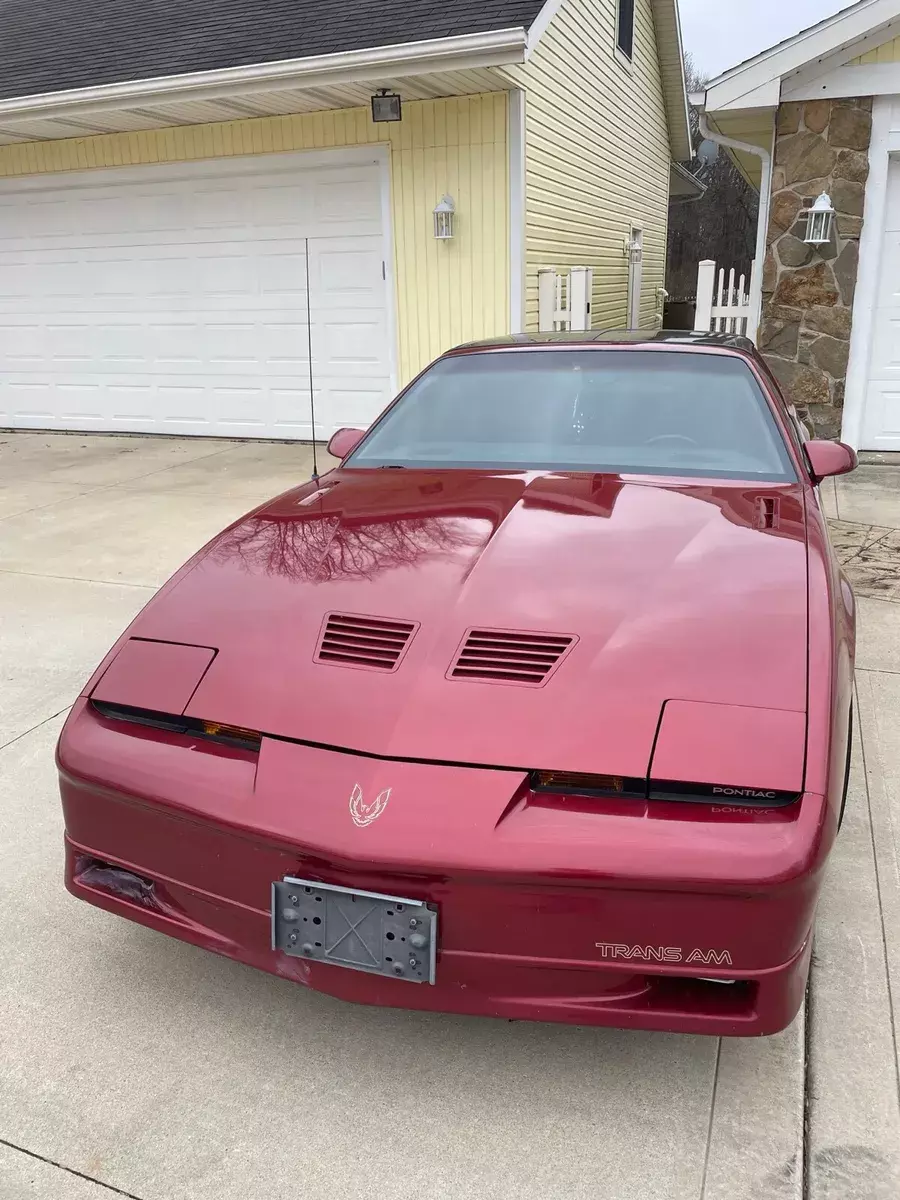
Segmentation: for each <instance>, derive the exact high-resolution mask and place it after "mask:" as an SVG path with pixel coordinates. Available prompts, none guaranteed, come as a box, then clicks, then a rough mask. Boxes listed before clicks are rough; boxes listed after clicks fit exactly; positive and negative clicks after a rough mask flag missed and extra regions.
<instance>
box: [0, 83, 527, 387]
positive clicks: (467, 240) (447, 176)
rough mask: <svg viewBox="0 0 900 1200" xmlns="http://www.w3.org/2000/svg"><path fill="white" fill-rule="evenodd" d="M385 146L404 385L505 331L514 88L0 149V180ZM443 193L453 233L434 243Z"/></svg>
mask: <svg viewBox="0 0 900 1200" xmlns="http://www.w3.org/2000/svg"><path fill="white" fill-rule="evenodd" d="M378 142H388V143H389V144H390V156H391V190H392V209H393V230H392V232H393V240H394V275H395V290H396V298H397V340H398V350H399V370H400V382H401V384H402V383H405V382H406V381H407V380H409V379H411V378H412V376H413V375H415V374H416V373H417V372H418V371H419V370H421V369H422V367H424V366H425V365H427V363H428V362H430V361H431V359H432V358H434V357H435V356H436V355H438V354H440V353H441V352H442V351H443V350H446V349H447V348H448V347H449V346H451V345H455V344H456V343H458V342H463V341H468V340H471V339H473V338H481V337H491V336H494V335H496V334H503V333H507V332H509V232H508V225H509V199H508V154H507V94H506V92H487V93H485V94H484V95H480V96H457V97H451V98H449V99H443V100H419V101H411V102H409V103H406V104H404V105H403V120H402V121H400V122H397V123H388V124H378V125H375V124H373V122H372V120H371V116H370V114H369V111H368V110H367V109H365V108H352V109H339V110H328V111H325V112H316V113H305V114H302V115H296V116H287V117H260V118H256V119H250V120H244V121H227V122H219V123H216V124H212V125H187V126H177V127H173V128H169V129H150V130H144V131H142V132H139V133H110V134H100V135H96V136H92V137H83V138H67V139H65V140H63V141H52V142H24V143H20V144H19V145H12V146H0V177H3V176H12V175H33V174H39V173H42V172H51V171H79V170H85V169H91V168H95V167H97V168H99V167H125V166H134V165H138V164H143V163H167V162H187V161H190V160H195V159H203V158H220V157H227V156H231V155H239V154H240V155H243V154H277V153H278V152H279V151H289V150H313V149H322V148H327V147H331V146H361V145H366V144H374V143H378ZM445 192H446V193H449V194H450V195H452V196H453V198H454V200H455V202H456V210H457V220H456V237H454V239H453V240H452V241H451V242H438V241H436V240H435V238H434V236H433V221H432V209H433V208H434V206H435V204H437V202H438V201H439V200H440V199H441V197H442V196H443V195H444V193H445Z"/></svg>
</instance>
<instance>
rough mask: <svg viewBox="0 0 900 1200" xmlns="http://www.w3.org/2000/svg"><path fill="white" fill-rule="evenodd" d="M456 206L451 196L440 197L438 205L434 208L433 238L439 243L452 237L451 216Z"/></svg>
mask: <svg viewBox="0 0 900 1200" xmlns="http://www.w3.org/2000/svg"><path fill="white" fill-rule="evenodd" d="M455 212H456V205H455V204H454V203H453V197H452V196H442V197H441V202H440V204H436V205H435V207H434V236H435V237H436V238H438V239H439V240H440V241H447V240H448V239H449V238H452V237H453V214H454V213H455Z"/></svg>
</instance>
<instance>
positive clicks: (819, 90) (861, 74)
mask: <svg viewBox="0 0 900 1200" xmlns="http://www.w3.org/2000/svg"><path fill="white" fill-rule="evenodd" d="M898 92H900V63H867V64H865V65H864V66H861V67H838V68H837V69H836V70H834V71H829V72H828V73H827V74H825V75H820V76H819V77H818V78H816V79H812V80H801V81H794V82H791V83H790V84H788V83H787V82H785V85H784V88H783V90H782V93H781V98H782V100H837V99H840V98H842V97H844V96H894V95H896V94H897V93H898Z"/></svg>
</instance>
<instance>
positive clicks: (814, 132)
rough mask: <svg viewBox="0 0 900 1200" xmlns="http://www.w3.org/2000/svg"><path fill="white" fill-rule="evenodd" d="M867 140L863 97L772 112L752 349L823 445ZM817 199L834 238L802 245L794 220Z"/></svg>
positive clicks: (828, 432)
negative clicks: (828, 205)
mask: <svg viewBox="0 0 900 1200" xmlns="http://www.w3.org/2000/svg"><path fill="white" fill-rule="evenodd" d="M871 136H872V99H871V97H867V98H865V99H846V100H844V99H842V100H835V101H831V100H810V101H808V102H807V103H806V104H801V103H796V104H790V103H789V104H782V106H781V107H780V109H779V110H778V126H777V133H776V142H775V170H774V178H773V181H772V209H771V215H770V220H769V235H768V243H769V249H768V254H767V255H766V261H765V268H764V271H763V319H762V324H761V326H760V333H759V346H760V349H761V350H762V351H763V353H764V354H765V357H766V361H767V362H768V363H769V366H770V367H771V368H772V371H773V372H774V374H775V376H776V377H777V379H778V381H779V382H780V383H781V385H782V387H783V388H784V390H785V393H786V395H787V396H788V397H789V399H790V400H791V401H792V402H793V403H794V404H795V405H796V407H797V409H798V412H799V413H800V416H801V418H803V419H804V421H805V422H806V423H807V424H808V425H811V426H812V428H813V429H815V430H816V432H817V434H819V435H820V436H822V437H839V436H840V428H841V409H842V407H843V403H844V385H845V382H846V377H847V360H848V357H849V352H850V329H851V324H852V313H853V295H854V292H855V290H856V276H857V269H858V266H859V235H860V232H861V230H862V225H863V215H864V210H865V198H866V180H867V179H868V177H869V156H868V149H869V142H870V140H871ZM821 192H827V193H828V194H829V195H830V196H831V201H832V204H833V205H834V208H835V209H836V211H837V214H838V215H837V217H836V218H835V222H834V233H833V235H832V239H831V244H830V245H827V246H807V245H806V244H805V243H804V241H803V239H804V237H805V236H806V218H805V217H802V216H800V213H801V211H802V210H803V209H805V208H809V207H810V205H811V204H812V202H813V201H814V200H815V199H816V197H817V196H818V195H819V194H820V193H821Z"/></svg>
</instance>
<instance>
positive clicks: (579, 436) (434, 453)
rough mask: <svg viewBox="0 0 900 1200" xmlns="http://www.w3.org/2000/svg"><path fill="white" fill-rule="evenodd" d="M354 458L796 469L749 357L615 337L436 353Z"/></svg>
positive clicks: (707, 472)
mask: <svg viewBox="0 0 900 1200" xmlns="http://www.w3.org/2000/svg"><path fill="white" fill-rule="evenodd" d="M346 465H347V466H351V467H393V468H403V467H407V468H423V469H469V470H523V471H528V470H541V471H598V472H604V473H611V474H629V475H651V476H686V477H706V478H712V479H741V480H749V481H760V482H773V483H777V482H788V481H794V480H796V477H797V476H796V470H795V468H794V466H793V463H792V460H791V456H790V454H789V453H788V449H787V446H786V445H785V441H784V437H783V435H782V433H781V430H780V429H779V426H778V423H777V421H776V420H775V417H774V415H773V413H772V411H771V408H770V406H769V403H768V400H767V399H766V396H765V395H764V393H763V391H762V389H761V387H760V385H759V383H758V381H757V379H756V376H755V375H754V373H753V371H752V370H751V369H750V366H749V365H748V363H747V362H746V361H745V360H744V359H743V358H742V357H740V356H738V355H723V354H708V353H703V352H693V353H692V352H686V351H675V350H673V351H668V352H667V351H660V350H652V351H651V350H622V349H615V348H612V347H604V348H603V349H593V348H591V349H585V348H581V349H571V348H568V347H565V348H559V349H556V348H554V349H552V350H546V349H544V350H541V351H534V350H521V351H508V350H507V351H504V352H502V353H491V352H486V353H485V352H481V353H473V354H461V355H459V354H457V355H451V356H448V357H446V358H443V359H439V360H438V361H437V363H435V364H434V366H432V367H431V368H429V370H427V371H426V372H425V373H424V374H423V375H421V376H420V377H419V378H418V379H417V380H416V381H415V382H414V383H413V384H412V386H411V387H409V388H408V389H407V390H406V392H404V393H403V394H402V395H401V396H400V398H399V399H398V400H397V402H396V403H395V404H394V405H392V407H391V408H390V409H388V411H387V412H386V413H385V414H384V416H383V417H382V418H381V419H380V420H379V421H378V422H377V423H376V424H375V425H374V426H373V428H372V429H371V430H370V431H369V433H368V434H367V435H366V437H365V438H364V440H363V441H362V442H361V443H360V445H359V446H358V447H357V448H356V449H355V450H354V451H353V453H352V454H351V455H350V456H349V458H348V459H347V460H346Z"/></svg>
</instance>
